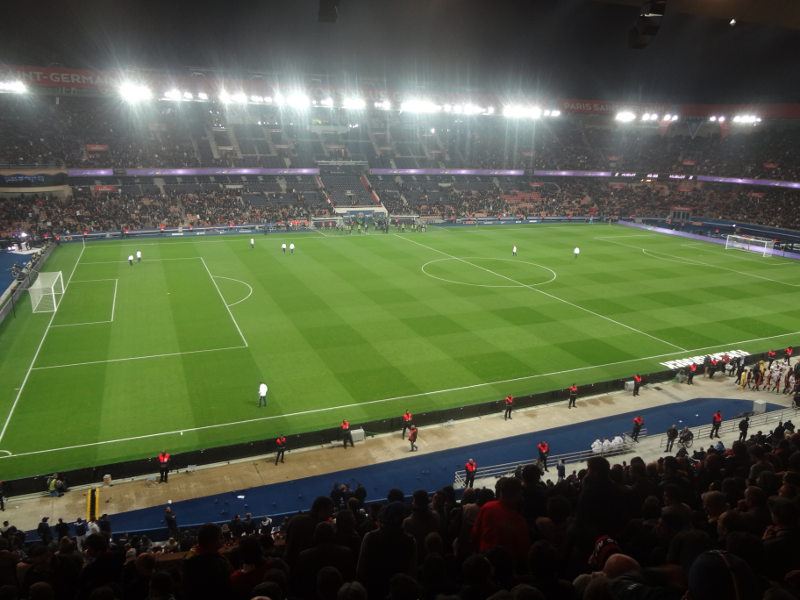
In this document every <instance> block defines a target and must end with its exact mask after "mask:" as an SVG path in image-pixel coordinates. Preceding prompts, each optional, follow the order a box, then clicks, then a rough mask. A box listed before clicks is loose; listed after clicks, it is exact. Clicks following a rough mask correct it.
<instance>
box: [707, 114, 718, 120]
mask: <svg viewBox="0 0 800 600" xmlns="http://www.w3.org/2000/svg"><path fill="white" fill-rule="evenodd" d="M708 120H709V121H716V120H717V117H716V116H715V115H711V116H710V117H708Z"/></svg>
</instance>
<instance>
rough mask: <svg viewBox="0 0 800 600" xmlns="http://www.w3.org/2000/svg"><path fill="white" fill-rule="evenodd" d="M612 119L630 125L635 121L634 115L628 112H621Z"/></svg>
mask: <svg viewBox="0 0 800 600" xmlns="http://www.w3.org/2000/svg"><path fill="white" fill-rule="evenodd" d="M614 118H615V119H616V120H617V121H619V122H620V123H630V122H631V121H633V120H635V119H636V115H635V114H633V113H632V112H631V111H629V110H622V111H620V112H618V113H617V116H616V117H614Z"/></svg>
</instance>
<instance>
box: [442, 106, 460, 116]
mask: <svg viewBox="0 0 800 600" xmlns="http://www.w3.org/2000/svg"><path fill="white" fill-rule="evenodd" d="M442 110H443V111H444V112H446V113H449V112H454V113H456V114H458V113H460V112H461V111H462V110H464V107H463V106H461V105H460V104H456V105H455V106H453V105H452V104H443V105H442Z"/></svg>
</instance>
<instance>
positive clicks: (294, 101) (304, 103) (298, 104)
mask: <svg viewBox="0 0 800 600" xmlns="http://www.w3.org/2000/svg"><path fill="white" fill-rule="evenodd" d="M286 103H287V104H288V105H289V106H290V107H291V108H308V107H309V106H311V100H310V99H309V97H308V96H306V95H305V94H301V93H296V94H291V95H290V96H289V97H288V98H286Z"/></svg>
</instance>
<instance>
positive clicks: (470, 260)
mask: <svg viewBox="0 0 800 600" xmlns="http://www.w3.org/2000/svg"><path fill="white" fill-rule="evenodd" d="M422 272H423V273H425V275H427V276H428V277H431V278H433V279H438V280H439V281H444V282H446V283H454V284H456V285H471V286H475V287H485V288H520V287H533V286H539V285H544V284H546V283H550V282H551V281H555V279H556V272H555V271H553V270H552V269H550V268H548V267H545V266H543V265H538V264H536V263H532V262H528V261H525V260H518V259H516V258H486V257H480V256H467V257H463V258H437V259H436V260H430V261H428V262H426V263H425V264H424V265H422Z"/></svg>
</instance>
